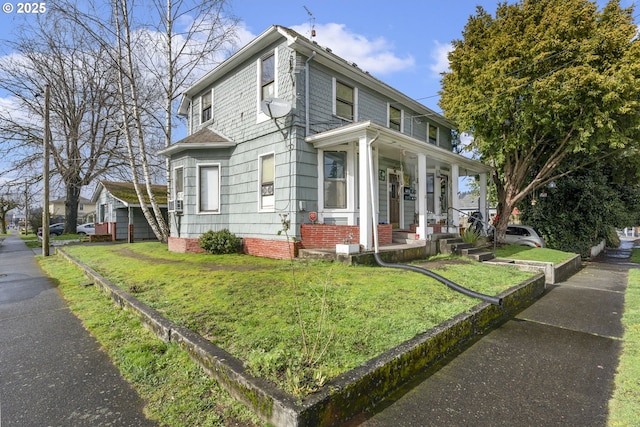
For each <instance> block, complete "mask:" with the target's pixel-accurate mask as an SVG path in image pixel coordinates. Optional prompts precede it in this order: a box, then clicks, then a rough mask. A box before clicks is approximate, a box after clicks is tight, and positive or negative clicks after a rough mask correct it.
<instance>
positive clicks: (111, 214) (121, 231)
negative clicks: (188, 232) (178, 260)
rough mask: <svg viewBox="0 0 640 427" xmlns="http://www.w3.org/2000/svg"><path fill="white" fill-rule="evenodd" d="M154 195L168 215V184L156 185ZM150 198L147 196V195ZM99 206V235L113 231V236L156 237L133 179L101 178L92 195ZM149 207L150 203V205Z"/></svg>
mask: <svg viewBox="0 0 640 427" xmlns="http://www.w3.org/2000/svg"><path fill="white" fill-rule="evenodd" d="M152 191H153V195H154V196H155V198H156V202H157V203H158V205H159V206H160V208H161V210H162V214H163V216H164V217H165V220H166V219H167V186H166V185H153V186H152ZM145 199H146V202H148V197H145ZM91 202H92V203H93V204H94V205H95V206H96V211H97V216H96V221H95V224H96V235H107V234H108V235H111V239H112V240H127V241H128V242H133V241H135V240H149V239H156V235H155V234H154V233H153V230H152V228H151V227H150V226H149V223H148V221H147V220H146V218H145V217H144V214H143V212H142V208H141V207H140V202H139V200H138V196H137V194H136V192H135V188H134V186H133V183H127V182H110V181H100V182H99V183H98V185H97V186H96V189H95V191H94V193H93V197H92V198H91ZM148 206H149V209H152V208H151V205H148Z"/></svg>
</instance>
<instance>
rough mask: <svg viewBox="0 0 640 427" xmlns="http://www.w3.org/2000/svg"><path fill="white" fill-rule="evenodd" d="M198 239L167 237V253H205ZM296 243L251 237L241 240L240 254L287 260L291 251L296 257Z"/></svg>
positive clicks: (297, 245)
mask: <svg viewBox="0 0 640 427" xmlns="http://www.w3.org/2000/svg"><path fill="white" fill-rule="evenodd" d="M198 241H199V239H198V238H183V237H169V242H168V243H169V251H170V252H179V253H191V254H193V253H205V250H204V249H202V248H201V247H200V244H199V243H198ZM299 246H300V245H299V244H298V243H293V242H286V241H283V240H266V239H256V238H252V237H244V238H242V252H243V253H245V254H247V255H254V256H260V257H265V258H274V259H288V258H289V257H290V256H291V254H290V252H289V251H290V250H291V249H293V251H294V252H293V253H294V256H297V255H298V247H299Z"/></svg>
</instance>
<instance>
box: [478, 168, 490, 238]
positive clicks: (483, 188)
mask: <svg viewBox="0 0 640 427" xmlns="http://www.w3.org/2000/svg"><path fill="white" fill-rule="evenodd" d="M480 212H481V213H482V218H483V220H484V222H485V224H488V223H489V220H490V219H491V218H489V209H487V174H486V172H485V173H481V174H480ZM485 228H486V226H485Z"/></svg>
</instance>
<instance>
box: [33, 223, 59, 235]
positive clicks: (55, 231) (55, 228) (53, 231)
mask: <svg viewBox="0 0 640 427" xmlns="http://www.w3.org/2000/svg"><path fill="white" fill-rule="evenodd" d="M62 233H64V222H58V223H55V224H51V225H50V226H49V235H50V236H60V235H61V234H62ZM38 236H42V227H38Z"/></svg>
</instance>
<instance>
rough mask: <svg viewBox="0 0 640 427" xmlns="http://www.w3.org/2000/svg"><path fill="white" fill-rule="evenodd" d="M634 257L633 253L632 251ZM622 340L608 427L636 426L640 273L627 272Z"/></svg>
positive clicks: (638, 420) (638, 410)
mask: <svg viewBox="0 0 640 427" xmlns="http://www.w3.org/2000/svg"><path fill="white" fill-rule="evenodd" d="M634 252H636V255H638V254H637V249H636V250H634ZM622 324H623V325H624V337H623V345H622V353H621V355H620V363H619V364H618V370H617V373H616V376H615V386H614V393H613V397H612V398H611V400H610V401H609V420H608V423H607V424H608V425H609V426H616V427H618V426H620V427H622V426H624V427H626V426H638V425H640V404H639V403H638V402H640V269H632V270H630V271H629V281H628V284H627V290H626V292H625V304H624V314H623V316H622Z"/></svg>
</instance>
